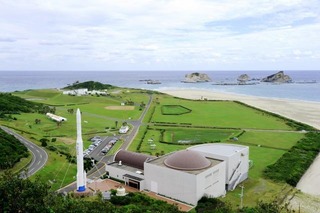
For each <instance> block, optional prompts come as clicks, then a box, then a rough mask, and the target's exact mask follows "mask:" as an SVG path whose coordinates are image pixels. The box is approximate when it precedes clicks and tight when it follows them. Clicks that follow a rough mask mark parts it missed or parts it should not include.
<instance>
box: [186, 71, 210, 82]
mask: <svg viewBox="0 0 320 213" xmlns="http://www.w3.org/2000/svg"><path fill="white" fill-rule="evenodd" d="M210 81H212V80H211V78H210V77H209V76H208V75H207V74H205V73H198V72H194V73H191V74H186V75H185V78H184V80H183V81H182V82H183V83H201V82H210Z"/></svg>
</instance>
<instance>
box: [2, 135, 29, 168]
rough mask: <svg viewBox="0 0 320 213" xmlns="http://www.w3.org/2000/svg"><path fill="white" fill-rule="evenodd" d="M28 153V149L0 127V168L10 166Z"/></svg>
mask: <svg viewBox="0 0 320 213" xmlns="http://www.w3.org/2000/svg"><path fill="white" fill-rule="evenodd" d="M28 155H29V153H28V149H27V148H26V147H25V146H24V145H23V144H22V143H20V141H19V140H17V139H16V138H15V137H14V136H12V135H9V134H7V133H6V132H4V131H3V130H2V129H0V170H2V169H9V168H12V167H13V166H14V164H15V163H17V162H19V161H20V159H21V158H24V157H28Z"/></svg>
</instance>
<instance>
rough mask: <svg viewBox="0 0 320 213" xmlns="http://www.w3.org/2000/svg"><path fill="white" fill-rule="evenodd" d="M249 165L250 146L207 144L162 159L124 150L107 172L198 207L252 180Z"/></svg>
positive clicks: (144, 188)
mask: <svg viewBox="0 0 320 213" xmlns="http://www.w3.org/2000/svg"><path fill="white" fill-rule="evenodd" d="M248 164H249V148H248V147H247V146H240V145H233V144H206V145H198V146H193V147H190V148H188V149H187V150H181V151H177V152H174V153H169V154H167V155H163V156H161V157H158V158H152V157H151V156H147V155H142V154H138V153H133V152H128V151H124V150H120V151H119V152H118V153H116V155H115V158H114V162H113V163H110V164H108V165H106V171H107V172H108V173H109V175H110V176H111V177H113V178H116V179H119V180H123V181H124V182H125V183H126V184H127V185H129V186H132V187H135V188H137V189H139V190H149V191H152V192H155V193H157V194H161V195H164V196H166V197H170V198H173V199H176V200H180V201H183V202H186V203H190V204H193V205H196V204H197V202H198V200H199V199H200V198H201V197H203V196H208V197H219V196H223V195H225V193H226V191H228V190H233V189H234V188H235V187H236V186H237V185H238V184H239V183H240V182H242V181H243V180H245V179H246V178H247V177H248V169H249V165H248Z"/></svg>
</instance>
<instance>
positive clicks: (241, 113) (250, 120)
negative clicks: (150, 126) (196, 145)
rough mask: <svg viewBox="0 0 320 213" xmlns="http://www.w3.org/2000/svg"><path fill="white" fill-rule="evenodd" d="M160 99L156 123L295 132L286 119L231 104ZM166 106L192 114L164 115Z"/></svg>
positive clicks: (156, 110)
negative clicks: (176, 106) (186, 109)
mask: <svg viewBox="0 0 320 213" xmlns="http://www.w3.org/2000/svg"><path fill="white" fill-rule="evenodd" d="M159 97H160V98H159ZM157 98H158V100H159V103H160V104H155V106H156V109H155V112H154V114H153V117H152V119H151V121H152V122H169V123H178V124H179V123H191V124H192V125H195V126H215V127H233V128H254V129H283V130H291V129H292V128H291V127H289V126H288V125H286V123H285V121H284V120H282V119H279V118H276V117H273V116H271V115H268V114H266V113H264V112H261V111H259V110H255V109H251V108H248V107H246V106H243V105H241V104H238V103H235V102H231V101H192V100H183V99H177V98H172V97H171V98H169V97H164V96H157ZM163 105H182V106H184V107H186V108H188V109H190V110H192V112H191V113H187V114H183V115H179V116H171V115H163V114H162V112H161V108H162V106H163Z"/></svg>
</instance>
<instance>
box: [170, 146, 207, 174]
mask: <svg viewBox="0 0 320 213" xmlns="http://www.w3.org/2000/svg"><path fill="white" fill-rule="evenodd" d="M164 164H165V165H166V166H167V167H170V168H173V169H178V170H187V171H190V170H200V169H205V168H207V167H209V166H210V165H211V162H210V161H209V160H208V159H207V158H205V157H204V156H202V155H201V154H200V153H199V152H196V151H192V150H182V151H178V152H176V153H174V154H172V155H170V156H169V157H168V158H167V159H165V160H164Z"/></svg>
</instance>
